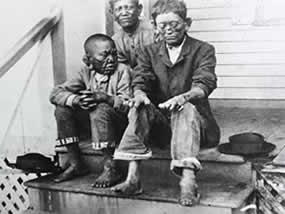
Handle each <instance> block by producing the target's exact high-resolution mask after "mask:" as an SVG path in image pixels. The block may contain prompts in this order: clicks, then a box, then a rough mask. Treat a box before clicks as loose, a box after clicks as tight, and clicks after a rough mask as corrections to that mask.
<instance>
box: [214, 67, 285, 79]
mask: <svg viewBox="0 0 285 214" xmlns="http://www.w3.org/2000/svg"><path fill="white" fill-rule="evenodd" d="M216 74H217V75H218V76H219V77H221V76H231V77H235V76H236V77H241V76H262V77H270V76H285V65H218V66H217V67H216Z"/></svg>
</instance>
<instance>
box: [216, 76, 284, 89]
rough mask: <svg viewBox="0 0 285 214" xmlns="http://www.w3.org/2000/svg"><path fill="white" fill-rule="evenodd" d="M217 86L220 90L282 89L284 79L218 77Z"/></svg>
mask: <svg viewBox="0 0 285 214" xmlns="http://www.w3.org/2000/svg"><path fill="white" fill-rule="evenodd" d="M218 86H219V87H222V88H284V89H285V76H284V77H260V76H256V77H219V78H218Z"/></svg>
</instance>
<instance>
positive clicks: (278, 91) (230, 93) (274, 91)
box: [210, 87, 285, 100]
mask: <svg viewBox="0 0 285 214" xmlns="http://www.w3.org/2000/svg"><path fill="white" fill-rule="evenodd" d="M210 97H211V98H219V99H270V100H275V99H277V100H278V99H285V88H221V87H219V88H217V89H216V90H215V91H214V92H213V93H212V94H211V96H210Z"/></svg>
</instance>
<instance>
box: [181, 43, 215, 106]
mask: <svg viewBox="0 0 285 214" xmlns="http://www.w3.org/2000/svg"><path fill="white" fill-rule="evenodd" d="M215 67H216V56H215V49H214V47H213V46H212V45H209V44H207V45H203V46H202V47H201V48H200V53H198V54H197V59H196V60H195V70H194V73H193V77H192V80H193V81H192V88H191V90H190V91H189V92H187V93H186V94H185V97H186V98H187V101H190V100H191V99H192V98H193V97H195V98H205V97H208V96H209V95H210V94H211V93H212V91H213V90H214V89H215V88H216V87H217V77H216V74H215ZM201 90H202V91H203V92H204V96H202V97H201V96H197V95H196V94H197V93H199V92H200V94H201Z"/></svg>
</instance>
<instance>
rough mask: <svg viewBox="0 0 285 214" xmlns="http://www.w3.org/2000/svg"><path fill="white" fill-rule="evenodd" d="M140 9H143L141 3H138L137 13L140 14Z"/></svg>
mask: <svg viewBox="0 0 285 214" xmlns="http://www.w3.org/2000/svg"><path fill="white" fill-rule="evenodd" d="M142 9H143V6H142V4H139V5H138V11H139V15H141V13H142Z"/></svg>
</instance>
